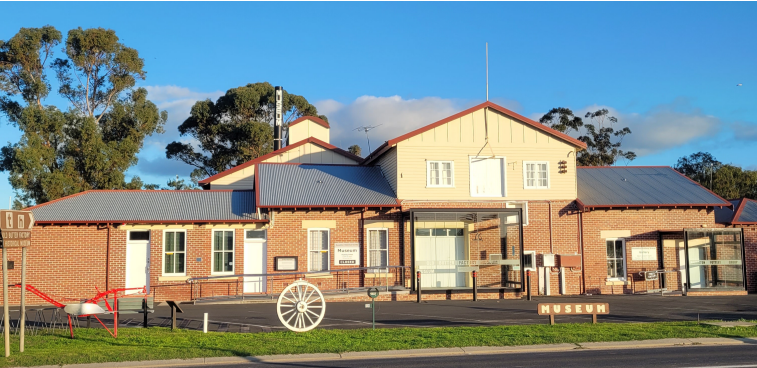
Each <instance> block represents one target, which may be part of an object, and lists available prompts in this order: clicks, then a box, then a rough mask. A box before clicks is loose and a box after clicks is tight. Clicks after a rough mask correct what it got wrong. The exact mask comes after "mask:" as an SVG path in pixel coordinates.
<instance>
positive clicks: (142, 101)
mask: <svg viewBox="0 0 757 368" xmlns="http://www.w3.org/2000/svg"><path fill="white" fill-rule="evenodd" d="M91 31H92V30H81V29H78V30H73V31H71V32H69V37H68V39H67V41H66V52H67V54H68V55H69V57H70V59H69V60H63V59H57V60H56V61H55V63H54V66H53V69H55V70H56V72H57V73H56V74H57V76H58V77H59V79H60V80H59V82H60V83H61V88H60V90H59V93H60V94H61V95H63V96H64V97H67V98H69V100H70V103H71V105H70V106H67V109H64V110H63V109H59V108H58V107H56V106H53V105H45V97H47V95H48V92H49V89H50V86H49V84H48V83H47V75H46V71H47V68H46V67H45V60H47V59H48V58H49V57H51V56H52V52H53V50H52V46H54V45H55V44H56V43H57V42H60V32H58V31H57V30H55V28H53V27H51V26H46V27H43V28H39V29H35V28H23V29H21V31H19V33H18V34H17V35H16V36H14V37H13V38H11V39H10V40H9V41H8V42H2V41H0V44H2V46H0V53H2V56H0V58H2V60H3V62H4V64H2V65H3V67H2V71H1V73H2V74H1V75H2V79H1V80H2V81H3V84H2V85H3V91H4V92H6V96H3V97H2V100H0V112H2V113H3V114H4V115H5V116H6V117H7V119H8V121H9V122H10V123H12V124H14V125H16V126H17V127H18V128H19V129H20V130H21V132H22V136H21V139H20V140H19V141H18V142H16V143H12V144H8V145H7V146H5V147H2V149H0V171H6V172H8V173H9V174H10V175H9V181H10V183H11V185H12V186H13V188H14V189H15V190H16V191H18V192H19V194H20V195H19V200H20V201H21V202H22V203H23V204H24V205H31V204H35V203H36V204H39V203H44V202H47V201H50V200H53V199H57V198H60V197H63V196H66V195H71V194H74V193H78V192H81V191H84V190H89V189H122V188H127V189H137V188H139V187H141V186H142V181H141V180H140V179H139V178H138V177H134V178H132V180H131V181H130V182H126V180H125V175H124V172H125V171H126V170H127V169H129V168H130V167H131V166H133V165H135V164H136V163H137V157H136V154H137V152H139V150H140V149H141V148H142V144H143V142H144V139H145V138H146V137H147V136H149V135H152V134H154V133H162V132H163V125H164V124H165V121H166V119H167V113H166V112H165V111H163V112H160V111H159V110H158V108H157V106H156V105H155V104H154V103H152V102H150V101H149V100H148V99H147V91H146V90H145V89H142V88H139V89H131V87H133V86H134V79H133V78H132V79H130V78H129V77H128V76H125V75H127V74H128V75H131V74H134V73H136V74H138V75H142V76H144V71H142V70H141V68H142V66H141V65H142V61H141V59H139V57H138V54H136V51H135V50H133V49H128V48H126V47H125V46H123V45H121V44H120V43H118V38H117V37H116V36H115V32H113V31H109V30H108V31H106V30H102V29H98V30H95V31H96V32H94V33H93V32H91ZM93 34H95V36H93ZM97 35H100V36H97ZM102 35H106V36H107V37H101V36H102ZM92 38H94V40H90V41H86V40H87V39H92ZM100 38H104V39H105V40H102V39H100ZM19 39H20V40H24V42H25V43H24V42H21V41H18V40H19ZM19 44H21V45H22V46H23V47H22V46H18V45H19ZM106 46H107V47H106ZM31 47H36V51H33V50H31V49H30V48H31ZM99 47H104V49H103V50H100V49H99ZM124 50H130V51H124ZM124 53H126V54H124ZM24 55H26V56H24ZM35 55H36V56H35ZM35 57H37V59H34V58H35ZM135 59H139V60H135ZM29 60H32V61H29ZM88 60H89V61H88ZM93 60H95V61H93ZM98 60H99V61H98ZM71 76H76V81H77V82H76V83H74V82H73V79H72V78H71ZM82 78H83V79H82ZM79 80H82V81H86V82H82V83H81V84H79V82H78V81H79ZM40 81H42V82H40ZM40 83H41V84H40ZM72 91H79V92H72ZM15 97H21V100H20V101H19V99H18V98H15ZM81 106H85V107H86V108H85V109H82V108H81Z"/></svg>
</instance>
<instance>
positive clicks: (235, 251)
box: [10, 102, 757, 300]
mask: <svg viewBox="0 0 757 368" xmlns="http://www.w3.org/2000/svg"><path fill="white" fill-rule="evenodd" d="M329 129H330V126H329V124H328V123H327V122H325V121H322V120H320V119H317V118H311V117H304V118H301V119H298V120H297V121H296V122H295V123H292V124H290V126H289V134H288V137H289V143H290V144H289V145H287V146H286V147H284V148H281V149H279V150H277V151H274V152H272V153H271V154H268V155H265V156H262V157H260V158H257V159H255V160H252V161H250V162H247V163H244V164H242V165H239V166H237V167H235V168H232V169H230V170H227V171H224V172H221V173H219V174H217V175H214V176H212V177H209V178H207V179H205V180H203V181H201V182H200V183H201V185H202V186H203V188H204V189H205V190H202V191H89V192H84V193H80V194H77V195H74V196H69V197H66V198H62V199H60V200H57V201H53V202H50V203H46V204H42V205H39V206H35V207H32V208H31V210H32V212H33V213H34V216H35V218H36V221H37V225H36V228H35V229H34V230H33V234H34V238H33V242H34V243H33V244H34V246H33V247H32V248H31V249H30V251H29V257H30V259H29V264H30V272H29V283H30V284H32V285H34V286H36V287H37V288H39V289H40V290H42V291H44V292H47V293H49V294H51V295H54V296H56V297H59V298H83V297H87V296H90V295H92V294H93V293H94V289H95V287H97V288H99V289H100V290H103V289H112V288H120V287H137V288H139V287H141V286H145V287H147V288H148V289H149V290H148V291H149V293H150V295H151V296H153V297H154V298H155V299H156V300H192V299H197V298H204V297H210V296H239V295H245V296H250V297H254V296H258V295H265V294H276V293H277V292H279V291H280V290H282V289H283V288H284V287H285V286H286V285H288V284H289V283H291V282H292V281H293V280H295V279H298V278H306V279H308V280H309V281H310V282H311V283H313V284H316V285H318V286H320V287H321V288H322V289H323V290H331V291H337V290H345V291H347V290H354V289H355V288H363V287H367V286H373V285H381V286H384V287H388V288H390V289H391V290H392V292H391V293H385V294H384V295H383V296H382V298H386V299H396V300H403V299H411V298H414V295H412V293H413V291H414V290H417V288H418V287H419V286H420V287H421V288H422V290H423V293H424V295H425V297H426V298H434V299H456V298H470V296H471V291H472V287H473V283H474V282H475V283H476V285H477V286H478V288H479V297H481V298H518V297H521V296H522V295H523V292H524V290H525V286H526V285H525V280H526V275H527V272H531V275H532V277H531V289H532V290H533V292H534V293H539V294H544V295H578V294H630V293H643V292H654V291H659V290H660V289H665V290H667V291H680V292H686V293H687V294H688V295H698V294H699V295H707V294H712V293H716V294H718V293H719V294H745V293H746V290H750V291H757V290H755V289H754V288H755V286H754V285H755V282H756V281H757V280H755V276H754V275H755V267H757V264H755V262H757V261H756V259H755V251H757V249H755V237H757V236H755V235H754V234H755V233H757V232H755V231H754V229H753V228H752V226H755V224H757V217H754V219H753V220H752V221H755V222H753V223H749V222H748V221H746V220H745V221H733V218H734V216H731V217H730V218H726V217H728V216H723V215H722V214H723V213H726V212H728V211H731V212H730V213H731V214H732V215H733V214H734V211H733V208H741V207H744V209H743V210H741V211H739V210H736V215H738V216H735V218H737V219H740V218H741V217H743V216H747V215H749V214H751V213H752V212H751V211H752V210H751V208H752V207H750V206H752V205H754V206H757V204H755V203H753V202H751V201H748V200H742V201H736V202H728V201H726V200H724V199H722V198H720V197H718V196H717V195H715V194H713V193H711V192H710V191H708V190H707V189H705V188H703V187H701V186H699V185H698V184H696V183H694V182H692V181H690V180H689V179H687V178H686V177H684V176H682V175H680V174H678V173H677V172H676V171H674V170H673V169H671V168H669V167H602V168H582V167H577V166H576V153H577V152H578V151H580V150H582V149H585V148H586V146H585V144H584V143H583V142H581V141H578V140H576V139H574V138H572V137H570V136H567V135H565V134H563V133H560V132H557V131H554V130H552V129H550V128H547V127H545V126H544V125H542V124H539V123H537V122H534V121H532V120H530V119H528V118H525V117H523V116H520V115H518V114H516V113H514V112H512V111H509V110H507V109H504V108H502V107H500V106H497V105H495V104H493V103H489V102H487V103H484V104H481V105H478V106H475V107H473V108H471V109H468V110H466V111H462V112H460V113H458V114H455V115H453V116H451V117H449V118H446V119H443V120H441V121H438V122H436V123H433V124H430V125H427V126H425V127H423V128H420V129H418V130H415V131H412V132H410V133H407V134H405V135H402V136H399V137H397V138H395V139H392V140H389V141H387V142H385V143H384V144H383V145H381V146H380V147H379V148H377V149H376V150H375V151H374V152H372V153H371V154H370V155H368V156H367V157H366V158H360V157H357V156H355V155H352V154H350V153H348V152H346V151H344V150H342V149H339V148H337V147H335V146H333V145H331V144H330V143H329ZM739 216H741V217H739ZM747 217H748V216H747ZM750 219H751V218H750ZM745 240H746V244H744V241H745ZM745 252H746V254H745ZM18 257H19V256H18V255H17V254H16V253H14V252H11V256H10V258H11V259H17V258H18ZM356 269H358V270H356ZM474 271H475V274H476V279H475V281H474V279H473V275H474ZM648 271H656V272H653V273H651V274H648V273H646V272H648ZM418 272H420V275H421V279H420V285H418V282H417V279H416V276H417V274H418ZM10 274H11V277H12V279H11V281H12V282H16V281H17V279H18V277H19V275H18V271H12V272H11V273H10ZM241 275H246V276H241ZM747 275H749V277H747ZM188 280H191V281H192V282H191V283H188V282H187V281H188ZM14 295H17V294H11V297H15V296H14ZM340 295H341V296H342V297H344V298H345V299H352V298H360V297H359V296H355V294H354V293H353V294H351V295H350V294H347V293H346V292H344V293H342V294H340ZM358 295H363V294H358Z"/></svg>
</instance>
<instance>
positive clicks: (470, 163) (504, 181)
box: [468, 156, 507, 198]
mask: <svg viewBox="0 0 757 368" xmlns="http://www.w3.org/2000/svg"><path fill="white" fill-rule="evenodd" d="M488 158H495V159H500V160H502V195H501V196H490V195H481V194H474V193H473V180H471V175H472V174H473V172H472V168H473V160H474V159H488ZM468 185H469V186H470V196H471V197H484V198H507V157H505V156H494V157H491V156H468Z"/></svg>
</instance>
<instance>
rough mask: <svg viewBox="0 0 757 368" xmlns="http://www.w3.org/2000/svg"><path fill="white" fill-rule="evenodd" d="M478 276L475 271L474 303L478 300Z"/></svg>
mask: <svg viewBox="0 0 757 368" xmlns="http://www.w3.org/2000/svg"><path fill="white" fill-rule="evenodd" d="M476 276H478V273H477V272H476V271H473V301H474V302H475V301H476V300H478V281H476Z"/></svg>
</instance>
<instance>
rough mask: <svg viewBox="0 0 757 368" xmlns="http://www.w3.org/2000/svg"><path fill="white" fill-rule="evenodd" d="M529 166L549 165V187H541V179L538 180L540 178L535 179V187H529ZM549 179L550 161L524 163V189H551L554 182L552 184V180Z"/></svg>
mask: <svg viewBox="0 0 757 368" xmlns="http://www.w3.org/2000/svg"><path fill="white" fill-rule="evenodd" d="M528 164H534V165H539V164H546V165H547V186H540V185H539V178H538V176H537V177H535V179H534V180H535V181H536V185H535V186H529V185H528V169H527V165H528ZM536 174H538V171H537V172H536ZM549 177H550V175H549V161H523V189H549V188H550V186H551V185H552V182H551V180H550V178H549Z"/></svg>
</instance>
